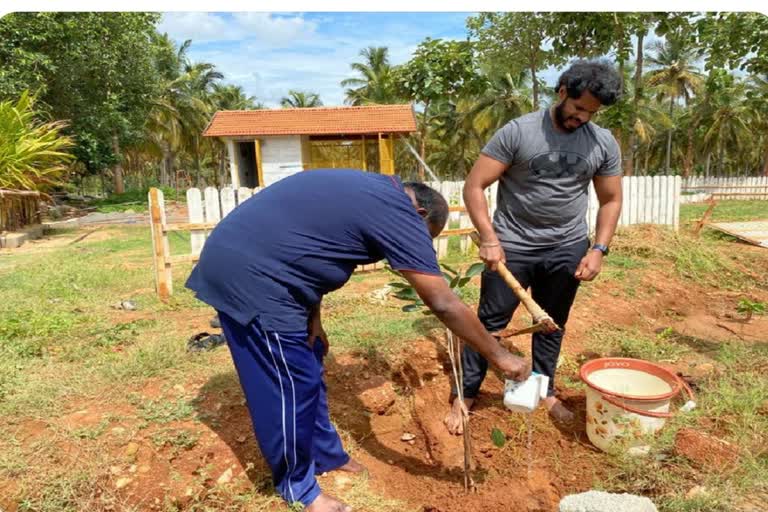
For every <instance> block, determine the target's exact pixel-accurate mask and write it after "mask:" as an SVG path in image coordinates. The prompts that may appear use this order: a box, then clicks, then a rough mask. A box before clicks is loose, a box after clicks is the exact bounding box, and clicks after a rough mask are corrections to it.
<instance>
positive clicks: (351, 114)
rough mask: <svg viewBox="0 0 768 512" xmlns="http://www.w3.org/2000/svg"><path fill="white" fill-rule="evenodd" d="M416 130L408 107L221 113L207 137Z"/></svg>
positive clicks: (208, 130) (213, 119)
mask: <svg viewBox="0 0 768 512" xmlns="http://www.w3.org/2000/svg"><path fill="white" fill-rule="evenodd" d="M415 131H416V118H415V116H414V113H413V107H412V106H411V105H368V106H363V107H317V108H283V109H274V110H266V109H264V110H220V111H218V112H216V113H215V114H214V115H213V118H212V119H211V121H210V122H209V123H208V126H207V127H206V128H205V130H204V131H203V135H204V136H206V137H227V136H240V135H340V134H350V135H351V134H364V133H410V132H415Z"/></svg>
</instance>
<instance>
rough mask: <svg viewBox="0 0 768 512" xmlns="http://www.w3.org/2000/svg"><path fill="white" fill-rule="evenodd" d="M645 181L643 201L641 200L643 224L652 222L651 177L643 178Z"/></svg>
mask: <svg viewBox="0 0 768 512" xmlns="http://www.w3.org/2000/svg"><path fill="white" fill-rule="evenodd" d="M643 181H645V199H644V200H643V222H644V223H646V224H648V223H651V222H653V177H652V176H645V177H643Z"/></svg>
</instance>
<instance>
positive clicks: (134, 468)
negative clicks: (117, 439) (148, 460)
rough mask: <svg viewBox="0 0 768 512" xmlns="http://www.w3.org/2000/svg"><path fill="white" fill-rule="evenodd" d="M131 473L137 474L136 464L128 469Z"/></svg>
mask: <svg viewBox="0 0 768 512" xmlns="http://www.w3.org/2000/svg"><path fill="white" fill-rule="evenodd" d="M128 472H129V473H135V472H136V464H133V465H131V467H129V468H128Z"/></svg>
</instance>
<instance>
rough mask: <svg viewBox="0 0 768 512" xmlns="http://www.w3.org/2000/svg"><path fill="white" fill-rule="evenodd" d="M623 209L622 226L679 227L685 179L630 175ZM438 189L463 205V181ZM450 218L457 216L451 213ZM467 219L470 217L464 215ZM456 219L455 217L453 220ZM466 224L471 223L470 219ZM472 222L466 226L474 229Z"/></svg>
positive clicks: (591, 209) (593, 203) (592, 205)
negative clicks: (656, 225)
mask: <svg viewBox="0 0 768 512" xmlns="http://www.w3.org/2000/svg"><path fill="white" fill-rule="evenodd" d="M621 183H622V192H623V197H624V201H623V206H622V209H621V217H620V218H619V226H631V225H634V224H659V225H663V226H672V227H674V228H675V229H677V228H678V225H679V219H680V193H681V185H682V180H681V178H680V177H679V176H629V177H625V178H623V179H622V180H621ZM427 185H429V186H431V187H433V188H435V189H437V190H439V191H440V192H441V193H442V194H443V196H445V198H446V199H447V200H448V201H449V203H450V204H455V205H461V206H463V205H464V200H463V198H462V193H461V191H462V189H463V188H464V182H463V181H443V182H441V183H435V182H433V183H427ZM497 191H498V183H494V184H493V185H492V186H491V187H489V188H488V189H487V190H486V194H487V198H488V206H489V210H490V211H491V214H492V213H493V212H495V211H496V206H497ZM587 205H588V206H587V213H586V217H587V226H588V227H589V231H590V233H594V231H595V227H596V224H597V210H598V208H599V207H600V204H599V202H598V200H597V195H596V194H595V188H594V186H593V185H592V184H590V185H589V199H588V203H587ZM451 215H456V214H455V213H452V214H451ZM465 217H468V216H466V215H465ZM452 218H453V219H454V220H456V219H457V218H456V217H452ZM467 222H469V220H468V219H467ZM471 225H472V224H471V222H469V223H468V224H467V226H468V227H469V226H471Z"/></svg>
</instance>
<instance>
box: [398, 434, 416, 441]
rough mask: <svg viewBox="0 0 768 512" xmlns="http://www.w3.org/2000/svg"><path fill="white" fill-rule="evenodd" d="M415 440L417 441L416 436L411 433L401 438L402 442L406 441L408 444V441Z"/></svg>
mask: <svg viewBox="0 0 768 512" xmlns="http://www.w3.org/2000/svg"><path fill="white" fill-rule="evenodd" d="M414 439H416V436H415V435H413V434H411V433H410V432H406V433H404V434H403V435H402V436H400V440H401V441H405V442H406V443H407V442H408V441H413V440H414Z"/></svg>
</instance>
